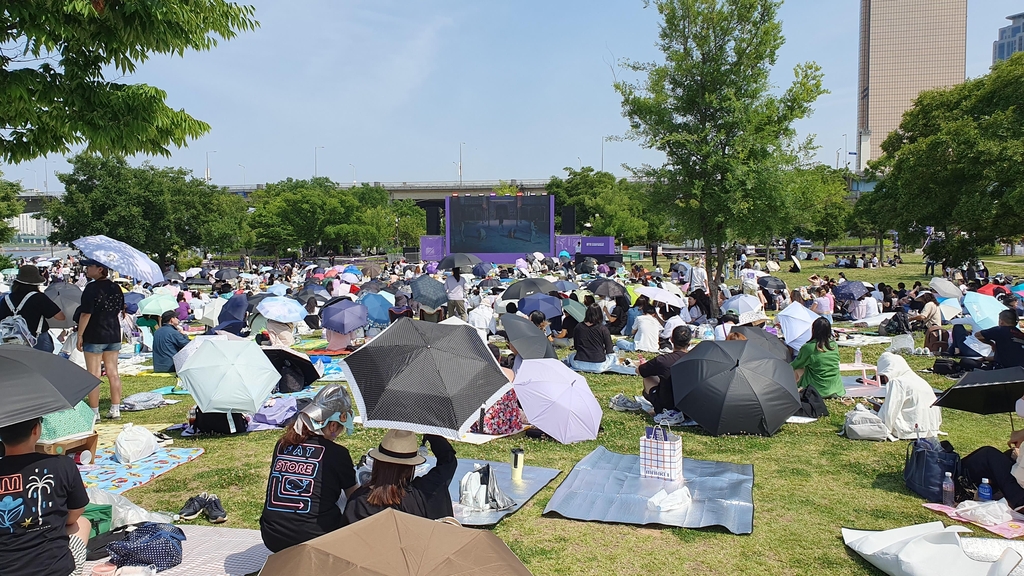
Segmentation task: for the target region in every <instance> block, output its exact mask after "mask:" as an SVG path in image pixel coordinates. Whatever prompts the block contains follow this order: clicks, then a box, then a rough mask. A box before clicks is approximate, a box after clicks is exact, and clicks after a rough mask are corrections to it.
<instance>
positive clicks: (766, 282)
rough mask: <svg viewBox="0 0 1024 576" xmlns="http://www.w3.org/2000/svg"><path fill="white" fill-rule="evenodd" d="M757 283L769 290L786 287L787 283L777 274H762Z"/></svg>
mask: <svg viewBox="0 0 1024 576" xmlns="http://www.w3.org/2000/svg"><path fill="white" fill-rule="evenodd" d="M757 285H758V286H760V287H761V288H765V289H767V290H785V289H786V283H785V282H783V281H782V278H776V277H775V276H761V277H760V278H758V279H757Z"/></svg>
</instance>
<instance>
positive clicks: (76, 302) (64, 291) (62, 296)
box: [43, 282, 82, 328]
mask: <svg viewBox="0 0 1024 576" xmlns="http://www.w3.org/2000/svg"><path fill="white" fill-rule="evenodd" d="M43 293H44V294H46V295H47V296H48V297H49V298H50V300H53V303H54V304H56V305H57V306H59V307H60V309H61V311H62V312H64V320H54V319H52V318H51V319H50V320H48V321H47V324H49V325H50V328H71V327H72V326H74V325H75V321H74V316H75V310H78V307H79V306H81V304H82V289H81V288H79V287H78V286H75V285H74V284H66V283H64V282H55V283H53V284H50V285H49V286H47V287H46V291H45V292H43Z"/></svg>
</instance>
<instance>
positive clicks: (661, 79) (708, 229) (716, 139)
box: [615, 0, 826, 303]
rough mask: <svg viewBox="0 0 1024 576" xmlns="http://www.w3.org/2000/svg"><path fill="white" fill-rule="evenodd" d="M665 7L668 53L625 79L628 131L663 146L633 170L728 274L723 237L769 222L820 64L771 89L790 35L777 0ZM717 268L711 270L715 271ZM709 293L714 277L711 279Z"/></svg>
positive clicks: (673, 2)
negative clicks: (654, 158)
mask: <svg viewBox="0 0 1024 576" xmlns="http://www.w3.org/2000/svg"><path fill="white" fill-rule="evenodd" d="M649 4H650V5H653V6H654V7H655V8H656V9H657V10H658V13H659V14H660V15H661V18H662V22H661V24H660V26H659V34H658V43H657V45H658V48H659V49H660V50H661V52H662V54H663V56H664V60H663V61H661V62H635V61H628V62H626V64H625V66H626V68H627V69H628V70H630V71H632V72H635V73H638V74H642V75H643V76H644V78H643V80H642V81H641V82H637V83H634V82H629V81H625V80H623V81H618V82H616V83H615V89H616V91H617V92H618V93H619V94H620V96H621V97H622V110H623V116H625V117H626V119H627V120H628V121H629V123H630V128H631V135H632V136H633V137H634V138H636V139H638V140H639V141H640V142H641V143H642V144H643V145H644V146H645V147H648V148H653V149H656V150H659V151H661V152H662V153H663V154H664V155H665V157H666V161H665V163H664V165H662V166H660V167H644V168H639V169H635V170H634V172H635V173H636V174H637V175H639V176H641V177H642V178H643V179H644V180H646V181H649V182H650V183H651V193H652V195H653V199H652V201H653V202H654V203H655V204H660V205H662V206H664V208H665V210H666V211H671V217H672V221H673V226H675V227H676V228H677V229H678V230H679V231H681V232H683V233H688V234H690V235H692V236H693V237H698V238H701V239H702V240H703V241H704V246H705V255H706V258H707V261H708V263H709V266H710V263H712V262H716V261H717V266H716V269H717V274H715V273H711V275H712V276H717V275H721V274H722V271H723V270H724V266H725V261H726V256H727V254H726V250H725V245H726V242H727V241H729V240H730V237H734V236H735V235H738V234H749V233H750V232H751V231H755V232H756V231H757V230H760V229H763V228H764V227H765V226H766V224H765V221H766V220H769V219H770V218H771V215H772V214H773V212H774V210H775V209H776V208H777V207H778V206H779V205H780V204H782V203H783V201H784V198H785V191H786V187H785V186H784V185H783V177H782V171H783V168H784V167H786V166H790V165H792V164H793V159H792V158H791V155H790V154H789V153H788V152H787V151H786V150H787V145H788V144H789V143H790V142H791V141H792V139H793V138H794V135H795V132H794V130H793V127H792V125H793V122H795V121H796V120H799V119H801V118H804V117H806V116H807V115H809V114H810V113H811V105H812V104H813V103H814V101H815V100H816V99H817V98H818V96H820V95H821V94H824V93H825V92H826V91H825V90H824V88H823V87H822V74H821V70H820V68H819V67H818V66H817V65H816V64H814V63H806V64H801V65H799V66H797V67H796V68H795V70H794V73H795V80H794V81H793V83H792V84H791V85H790V86H789V87H788V88H786V90H785V91H784V92H782V93H781V94H778V95H776V94H774V93H773V86H772V84H771V82H770V79H769V74H770V71H771V67H772V66H773V65H774V64H775V62H776V58H777V53H778V50H779V48H781V46H782V44H783V42H784V39H783V37H782V24H781V23H780V22H779V21H778V19H777V15H778V9H779V6H780V4H781V3H780V2H779V1H777V0H652V1H651V2H650V3H649ZM709 272H711V271H709ZM710 288H711V296H712V298H711V301H712V303H716V302H717V298H716V296H717V292H718V290H717V285H716V283H715V282H711V283H710Z"/></svg>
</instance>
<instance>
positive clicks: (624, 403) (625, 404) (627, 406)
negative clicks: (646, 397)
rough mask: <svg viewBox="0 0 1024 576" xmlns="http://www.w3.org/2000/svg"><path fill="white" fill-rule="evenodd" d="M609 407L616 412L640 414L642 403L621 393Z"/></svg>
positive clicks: (610, 402)
mask: <svg viewBox="0 0 1024 576" xmlns="http://www.w3.org/2000/svg"><path fill="white" fill-rule="evenodd" d="M608 407H609V408H611V409H612V410H615V411H616V412H639V411H640V403H639V402H637V401H636V400H633V399H632V398H629V397H627V396H626V395H625V394H623V393H621V392H619V393H618V394H616V395H615V396H612V399H611V400H609V401H608Z"/></svg>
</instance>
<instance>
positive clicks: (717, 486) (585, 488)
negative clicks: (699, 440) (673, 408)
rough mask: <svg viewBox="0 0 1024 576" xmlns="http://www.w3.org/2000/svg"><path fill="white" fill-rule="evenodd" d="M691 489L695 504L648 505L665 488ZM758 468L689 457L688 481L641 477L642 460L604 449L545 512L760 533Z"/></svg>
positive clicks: (575, 471)
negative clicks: (664, 507) (756, 489)
mask: <svg viewBox="0 0 1024 576" xmlns="http://www.w3.org/2000/svg"><path fill="white" fill-rule="evenodd" d="M684 485H685V486H686V487H687V488H689V490H690V494H691V496H692V498H693V500H692V501H691V503H690V505H689V506H686V507H683V508H680V509H678V510H671V511H667V512H660V511H656V510H651V509H650V508H648V506H647V501H648V500H649V499H650V498H651V496H654V495H655V494H656V493H657V492H658V491H659V490H662V489H664V490H665V491H666V492H673V491H675V490H678V489H680V488H682V487H683V486H684ZM753 489H754V467H753V466H751V465H750V464H731V463H728V462H712V461H708V460H693V459H690V458H683V481H676V482H670V481H667V480H658V479H655V478H641V477H640V457H639V456H636V455H632V454H628V455H627V454H616V453H615V452H610V451H609V450H608V449H606V448H605V447H604V446H598V447H597V448H595V449H594V451H593V452H591V453H590V454H588V455H586V456H585V457H584V458H583V460H580V462H579V463H578V464H576V466H575V467H574V468H573V469H572V471H571V472H569V475H568V476H567V477H566V478H565V481H564V482H562V483H561V484H560V485H559V486H558V488H557V489H556V490H555V493H554V494H553V495H552V496H551V500H549V501H548V505H547V507H546V508H544V513H545V514H547V513H549V512H555V513H557V514H559V515H561V516H563V517H565V518H572V519H574V520H586V521H597V522H617V523H621V524H636V525H640V526H643V525H647V524H660V525H662V526H678V527H680V528H704V527H707V526H722V527H724V528H725V529H726V530H728V531H729V532H732V533H733V534H750V533H751V532H752V531H753V530H754V496H753Z"/></svg>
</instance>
